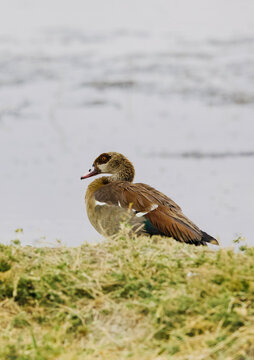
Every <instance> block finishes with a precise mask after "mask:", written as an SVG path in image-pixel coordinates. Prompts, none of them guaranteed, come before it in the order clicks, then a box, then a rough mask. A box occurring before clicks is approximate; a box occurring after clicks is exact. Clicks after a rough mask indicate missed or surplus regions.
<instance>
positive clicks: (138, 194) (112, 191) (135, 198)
mask: <svg viewBox="0 0 254 360" xmlns="http://www.w3.org/2000/svg"><path fill="white" fill-rule="evenodd" d="M95 199H96V200H98V201H101V202H105V203H107V204H110V205H121V206H122V207H127V208H128V207H129V206H130V204H132V208H133V209H134V210H136V211H140V212H146V211H149V210H151V206H152V205H164V206H167V207H169V208H172V209H175V210H181V208H180V207H179V206H178V205H177V204H176V203H175V202H174V201H173V200H171V199H170V198H168V197H167V196H166V195H164V194H163V193H161V192H160V191H158V190H156V189H154V188H152V187H151V186H149V185H146V184H132V183H130V182H128V181H114V183H112V184H107V185H105V186H103V187H101V188H100V189H99V190H97V191H96V192H95Z"/></svg>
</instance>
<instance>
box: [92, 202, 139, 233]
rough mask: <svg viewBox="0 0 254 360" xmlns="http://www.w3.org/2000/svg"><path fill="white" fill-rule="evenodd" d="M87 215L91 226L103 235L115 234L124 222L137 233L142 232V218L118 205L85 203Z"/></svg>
mask: <svg viewBox="0 0 254 360" xmlns="http://www.w3.org/2000/svg"><path fill="white" fill-rule="evenodd" d="M87 215H88V218H89V220H90V222H91V224H92V225H93V227H94V228H95V229H96V230H97V231H98V232H99V233H100V234H102V235H104V236H112V235H115V234H117V233H118V232H119V230H120V228H121V224H124V223H125V224H129V225H130V226H131V227H132V231H133V232H136V233H137V235H139V234H140V233H143V223H144V219H143V218H142V217H140V218H138V217H136V216H135V214H134V213H133V212H132V211H128V210H126V209H122V208H119V207H118V206H111V205H106V204H105V205H95V206H91V204H87Z"/></svg>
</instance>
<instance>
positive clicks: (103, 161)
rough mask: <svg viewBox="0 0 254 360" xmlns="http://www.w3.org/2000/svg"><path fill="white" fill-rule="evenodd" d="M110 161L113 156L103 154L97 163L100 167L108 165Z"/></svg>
mask: <svg viewBox="0 0 254 360" xmlns="http://www.w3.org/2000/svg"><path fill="white" fill-rule="evenodd" d="M110 159H111V156H110V155H109V154H106V153H103V154H101V155H100V156H99V157H98V158H97V159H96V160H95V162H96V163H97V164H99V165H100V164H106V163H107V162H108V161H109V160H110Z"/></svg>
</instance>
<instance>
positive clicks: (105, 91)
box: [0, 0, 254, 245]
mask: <svg viewBox="0 0 254 360" xmlns="http://www.w3.org/2000/svg"><path fill="white" fill-rule="evenodd" d="M0 9H1V11H0V24H1V25H0V164H1V171H0V181H1V186H0V219H1V220H0V221H1V226H0V241H2V242H6V241H8V240H11V239H14V238H15V237H16V234H15V233H14V230H15V229H16V228H18V227H21V228H23V229H24V233H23V235H21V240H22V242H23V243H24V244H45V243H47V242H51V243H52V242H54V241H55V240H56V239H61V240H62V241H63V242H64V243H65V244H67V245H78V244H81V243H82V242H83V241H84V240H86V241H93V240H96V239H99V238H100V236H99V235H98V234H97V233H96V232H95V230H93V228H92V226H91V225H90V223H89V221H88V219H87V217H86V214H85V208H84V201H83V198H84V193H85V189H86V186H87V185H88V183H89V182H90V180H87V181H86V182H85V181H84V182H81V181H80V180H79V178H80V176H81V175H83V173H85V172H87V170H88V168H89V167H90V166H91V164H92V162H93V160H94V158H95V157H96V156H97V155H98V154H100V153H101V152H105V151H119V152H122V153H124V154H125V155H126V156H128V157H129V159H130V160H132V161H133V163H134V165H135V167H136V174H137V175H136V181H138V182H145V183H149V184H150V185H152V186H155V187H156V188H158V189H159V190H161V191H163V192H165V193H166V194H167V195H169V196H170V197H172V199H174V200H175V201H176V202H177V203H178V204H179V205H180V206H181V207H182V209H183V212H184V213H185V214H186V215H187V216H189V217H190V218H191V219H192V220H193V221H195V222H196V223H197V225H199V226H200V227H201V228H202V229H203V230H205V231H207V232H208V233H211V234H212V235H214V236H217V237H219V238H220V240H221V243H222V244H223V245H229V244H230V243H231V241H232V240H233V239H234V238H235V237H237V236H238V235H239V234H242V235H243V236H246V237H247V240H248V242H249V243H252V244H254V238H253V231H252V222H253V210H254V189H253V183H254V145H253V135H254V124H253V121H254V116H253V115H254V85H253V84H254V22H253V13H254V3H253V1H252V0H245V1H240V0H234V1H232V0H231V1H226V0H225V1H217V0H216V1H213V2H211V1H208V0H207V1H206V0H192V1H188V2H187V1H183V0H180V1H177V2H175V1H173V0H172V1H166V0H165V1H162V0H156V1H155V0H154V1H152V0H146V1H144V0H142V1H138V2H137V1H133V0H129V1H128V2H126V1H120V0H118V1H113V0H109V1H107V2H102V1H97V0H95V1H93V2H90V1H85V0H82V1H81V0H80V1H78V0H76V1H72V2H71V1H67V0H61V1H58V0H57V1H56V0H55V1H49V0H44V1H42V0H39V1H37V2H34V1H32V0H26V1H25V0H11V1H8V2H7V1H0ZM45 238H46V240H45Z"/></svg>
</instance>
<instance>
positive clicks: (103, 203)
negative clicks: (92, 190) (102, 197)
mask: <svg viewBox="0 0 254 360" xmlns="http://www.w3.org/2000/svg"><path fill="white" fill-rule="evenodd" d="M95 205H98V206H104V205H107V204H106V203H105V202H100V201H98V200H95Z"/></svg>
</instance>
